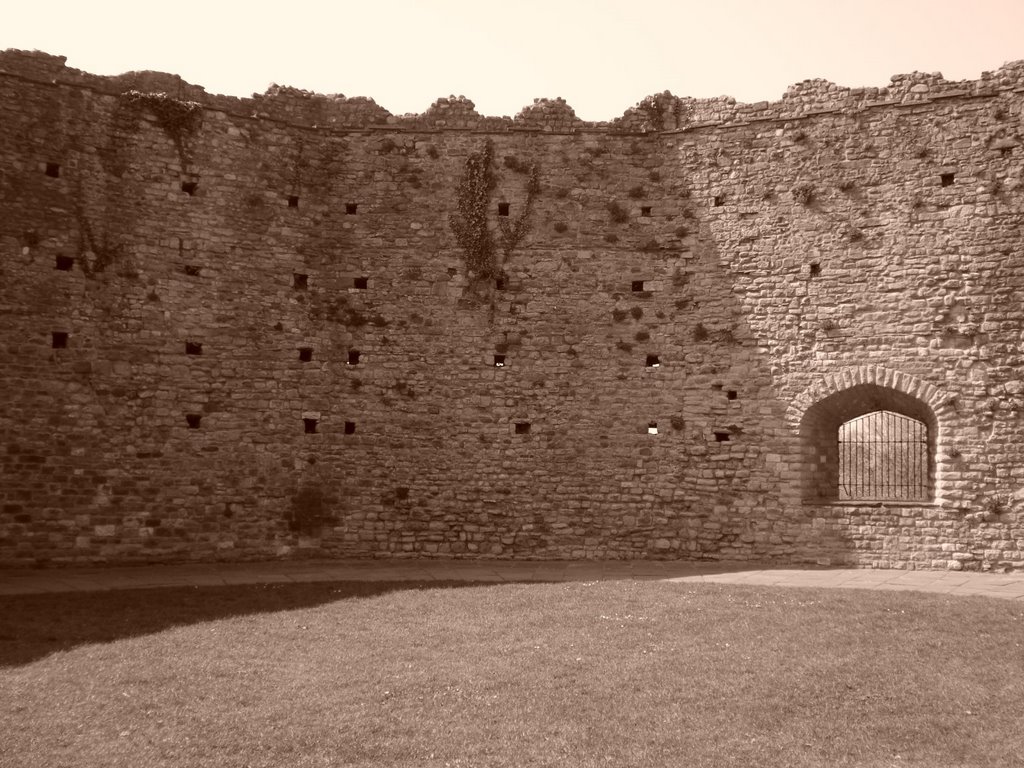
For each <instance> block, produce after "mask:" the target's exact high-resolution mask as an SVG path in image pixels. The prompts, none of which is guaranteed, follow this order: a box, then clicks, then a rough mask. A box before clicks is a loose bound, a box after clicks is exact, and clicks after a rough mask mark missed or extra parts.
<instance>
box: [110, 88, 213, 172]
mask: <svg viewBox="0 0 1024 768" xmlns="http://www.w3.org/2000/svg"><path fill="white" fill-rule="evenodd" d="M120 98H121V103H122V104H124V105H126V106H128V107H131V108H133V109H147V110H149V112H150V113H152V115H153V117H155V118H156V123H157V125H159V126H160V128H161V130H163V132H164V133H165V134H167V136H168V138H170V140H171V141H173V142H174V147H175V149H177V150H178V156H179V157H180V158H181V162H182V165H183V166H184V165H185V164H186V162H187V158H186V151H185V139H186V137H188V136H189V135H191V134H193V133H195V132H196V131H197V130H198V129H199V126H200V124H201V123H202V117H203V105H202V104H200V103H199V102H197V101H185V100H183V99H175V98H173V97H172V96H168V95H167V94H166V93H144V92H142V91H136V90H129V91H125V92H124V93H122V94H121V97H120Z"/></svg>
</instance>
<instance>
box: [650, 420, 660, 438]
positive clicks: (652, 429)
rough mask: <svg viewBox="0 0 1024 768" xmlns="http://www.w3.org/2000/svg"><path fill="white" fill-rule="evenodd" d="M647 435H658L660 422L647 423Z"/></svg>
mask: <svg viewBox="0 0 1024 768" xmlns="http://www.w3.org/2000/svg"><path fill="white" fill-rule="evenodd" d="M647 434H648V435H656V434H658V422H656V421H650V422H648V423H647Z"/></svg>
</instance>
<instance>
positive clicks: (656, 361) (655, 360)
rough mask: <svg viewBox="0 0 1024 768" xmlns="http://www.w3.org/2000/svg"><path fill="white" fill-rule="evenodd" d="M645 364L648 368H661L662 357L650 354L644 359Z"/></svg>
mask: <svg viewBox="0 0 1024 768" xmlns="http://www.w3.org/2000/svg"><path fill="white" fill-rule="evenodd" d="M644 365H646V366H647V367H648V368H660V367H661V359H660V358H659V357H658V356H657V355H648V356H647V359H646V360H644Z"/></svg>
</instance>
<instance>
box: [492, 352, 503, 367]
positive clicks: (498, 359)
mask: <svg viewBox="0 0 1024 768" xmlns="http://www.w3.org/2000/svg"><path fill="white" fill-rule="evenodd" d="M494 367H495V368H504V367H505V356H504V355H495V356H494Z"/></svg>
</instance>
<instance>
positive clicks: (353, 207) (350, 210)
mask: <svg viewBox="0 0 1024 768" xmlns="http://www.w3.org/2000/svg"><path fill="white" fill-rule="evenodd" d="M358 208H359V204H358V203H345V215H347V216H355V215H356V211H357V210H358Z"/></svg>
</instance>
